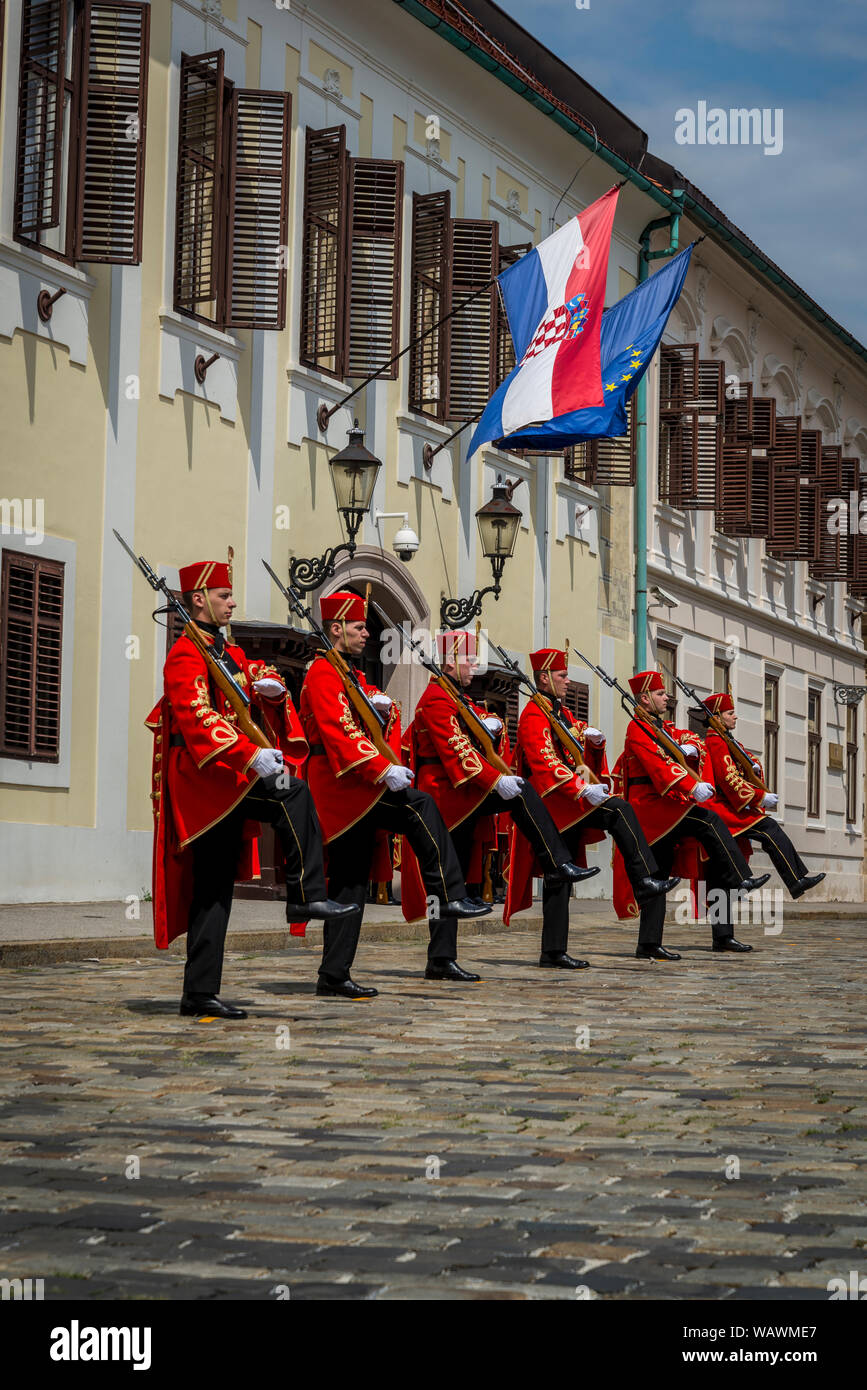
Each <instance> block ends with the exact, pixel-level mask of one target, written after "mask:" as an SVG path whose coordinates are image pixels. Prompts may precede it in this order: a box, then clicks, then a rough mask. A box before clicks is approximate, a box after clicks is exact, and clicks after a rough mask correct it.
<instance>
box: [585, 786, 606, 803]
mask: <svg viewBox="0 0 867 1390" xmlns="http://www.w3.org/2000/svg"><path fill="white" fill-rule="evenodd" d="M581 795H582V797H583V798H584V800H585V801H589V802H590V805H591V806H601V804H602V802H603V801H605V800H607V797H608V793H607V791H606V790H605V788H604V787H603V785H602V783H601V782H591V783H590V785H589V786H587V787H585V788H584V790H583V791H582V793H581Z"/></svg>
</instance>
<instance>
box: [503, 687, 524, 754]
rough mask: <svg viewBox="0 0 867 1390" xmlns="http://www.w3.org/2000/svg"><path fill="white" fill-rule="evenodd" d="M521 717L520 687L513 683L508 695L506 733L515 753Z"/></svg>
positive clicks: (505, 721)
mask: <svg viewBox="0 0 867 1390" xmlns="http://www.w3.org/2000/svg"><path fill="white" fill-rule="evenodd" d="M519 718H520V703H519V699H518V687H517V685H513V686H512V688H511V690H510V691H509V692H508V694H507V695H506V718H505V720H504V723H505V725H506V733H507V734H508V735H509V745H510V747H511V749H512V752H513V753H514V751H515V748H516V747H517V744H518V719H519Z"/></svg>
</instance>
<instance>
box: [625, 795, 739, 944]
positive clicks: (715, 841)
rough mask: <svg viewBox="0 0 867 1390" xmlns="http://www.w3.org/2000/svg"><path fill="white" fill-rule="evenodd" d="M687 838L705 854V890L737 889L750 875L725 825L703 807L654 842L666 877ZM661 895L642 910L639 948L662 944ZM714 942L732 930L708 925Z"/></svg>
mask: <svg viewBox="0 0 867 1390" xmlns="http://www.w3.org/2000/svg"><path fill="white" fill-rule="evenodd" d="M687 837H690V838H692V839H696V840H699V841H701V844H702V845H703V846H704V848H705V850H706V851H707V853H708V864H707V869H706V874H705V877H706V881H707V887H708V891H710V889H711V888H712V887H716V886H724V887H725V888H737V887H738V885H739V884H740V883H743V881H744V879H745V878H749V876H750V866H749V864H748V863H747V861H746V859H745V858H744V856H743V853H742V851H741V850H740V848H739V847H738V844H737V841H736V840H734V839H733V838H732V836H731V835H730V834H729V832H728V828H727V827H726V824H725V822H724V821H723V820H722V819H721V818H720V817H719V816H718V815H717V813H716V811H711V810H709V809H708V808H707V807H706V806H693V807H691V808H690V810H689V811H687V813H686V815H685V816H684V817H683V820H681V821H678V823H677V825H675V826H674V827H673V828H672V829H671V830H669V832H668V834H667V835H662V836H661V837H660V838H659V839H658V840H655V841H654V844H653V853H654V854H655V856H656V862H657V863H658V865H659V872H660V874H661V875H662V876H663V877H664V878H667V877H668V876H669V874H670V873H671V864H672V860H673V859H674V851H675V849H676V848H677V845H678V844H679V842H680V841H681V840H685V839H686V838H687ZM665 898H666V895H665V894H664V893H660V894H659V896H658V897H656V898H651V900H650V902H649V903H645V904H644V906H643V907H642V909H641V923H640V926H639V930H638V944H639V946H659V945H660V944H661V943H662V929H663V926H664V924H665ZM711 926H712V931H713V935H714V938H715V939H719V938H720V937H723V936H731V934H732V933H731V927H730V926H728V925H727V923H724V922H718V921H713V922H712V923H711Z"/></svg>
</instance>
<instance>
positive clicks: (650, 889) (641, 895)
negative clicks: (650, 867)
mask: <svg viewBox="0 0 867 1390" xmlns="http://www.w3.org/2000/svg"><path fill="white" fill-rule="evenodd" d="M679 883H680V879H679V878H651V877H650V876H649V875H648V877H647V878H640V879H639V880H638V882H637V883H636V885H635V898H636V901H637V902H640V903H646V902H649V901H650V899H651V898H657V897H659V894H660V893H670V892H671V890H672V888H676V887H677V885H678V884H679Z"/></svg>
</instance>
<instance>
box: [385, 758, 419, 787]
mask: <svg viewBox="0 0 867 1390" xmlns="http://www.w3.org/2000/svg"><path fill="white" fill-rule="evenodd" d="M414 776H415V773H414V772H413V771H411V769H410V768H408V767H403V766H402V765H401V764H400V763H389V765H388V767H387V768H386V769H385V773H384V775H383V778H382V780H383V782H384V783H385V785H386V786H387V787H388V790H389V791H390V792H405V791H406V789H407V787H408V786H409V784H410V782H411V781H412V779H413V777H414Z"/></svg>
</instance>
